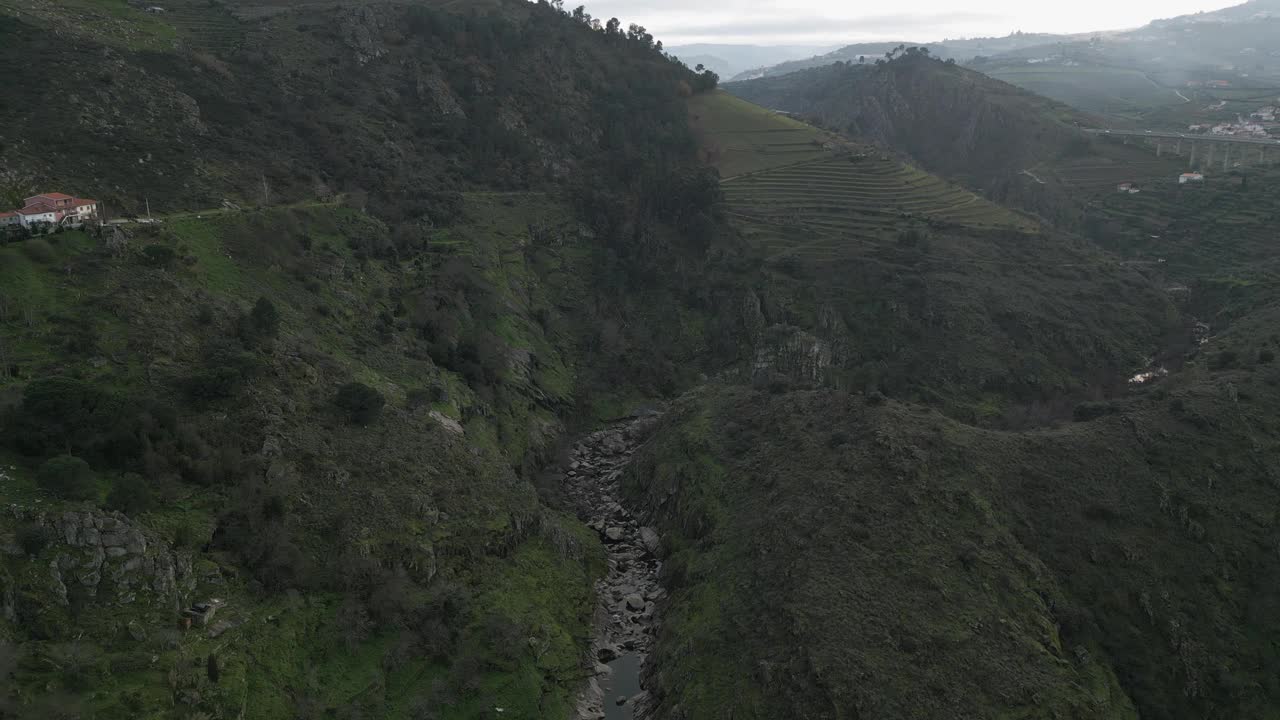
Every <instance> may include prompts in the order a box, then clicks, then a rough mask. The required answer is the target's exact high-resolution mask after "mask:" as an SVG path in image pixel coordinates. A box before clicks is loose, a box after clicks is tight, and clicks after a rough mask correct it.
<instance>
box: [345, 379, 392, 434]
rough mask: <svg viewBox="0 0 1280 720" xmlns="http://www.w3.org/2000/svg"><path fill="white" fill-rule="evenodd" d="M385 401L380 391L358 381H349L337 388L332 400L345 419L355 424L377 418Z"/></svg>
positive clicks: (369, 421) (366, 423)
mask: <svg viewBox="0 0 1280 720" xmlns="http://www.w3.org/2000/svg"><path fill="white" fill-rule="evenodd" d="M386 402H387V401H386V398H384V397H382V393H380V392H378V391H377V390H374V389H373V388H371V387H369V386H368V385H365V384H364V383H359V382H349V383H347V384H346V385H343V386H342V387H341V388H338V395H337V396H336V397H335V398H334V400H333V403H334V405H337V406H338V409H339V410H341V411H342V412H343V413H344V414H345V415H346V416H347V420H348V421H350V422H352V423H355V424H357V425H368V424H369V423H371V422H373V421H374V420H377V419H378V415H379V414H380V413H381V412H382V406H383V405H386Z"/></svg>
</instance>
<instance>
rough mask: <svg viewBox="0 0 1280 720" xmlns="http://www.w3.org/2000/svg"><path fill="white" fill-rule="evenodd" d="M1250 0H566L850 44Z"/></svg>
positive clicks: (1134, 22)
mask: <svg viewBox="0 0 1280 720" xmlns="http://www.w3.org/2000/svg"><path fill="white" fill-rule="evenodd" d="M1241 2H1243V0H1226V1H1225V2H1223V1H1222V0H1120V1H1117V0H1056V1H1053V0H969V2H966V3H957V2H955V0H914V1H913V2H908V3H903V4H902V5H898V4H896V3H884V4H879V3H870V2H850V0H771V1H769V2H762V1H761V0H594V2H593V1H592V0H566V1H565V5H566V6H567V7H576V6H577V5H578V4H580V3H581V4H585V5H586V8H587V12H589V13H591V14H592V15H593V16H595V17H600V18H605V19H608V18H610V17H617V18H618V19H620V20H621V21H622V24H623V26H624V27H625V26H626V25H627V24H629V23H633V22H634V23H637V24H640V25H644V26H645V27H646V28H647V29H648V30H649V32H650V33H652V34H653V36H654V37H655V38H657V39H658V40H661V41H662V42H663V43H665V44H666V45H687V44H690V43H732V44H753V45H795V44H805V45H845V44H850V43H855V42H867V41H874V40H904V41H914V42H936V41H938V40H942V39H944V38H960V37H982V36H1001V35H1008V34H1009V33H1011V32H1014V31H1015V30H1021V31H1023V32H1051V33H1076V32H1089V31H1093V30H1118V29H1127V28H1134V27H1138V26H1140V25H1144V24H1146V23H1148V22H1150V21H1151V20H1155V19H1157V18H1166V17H1173V16H1175V15H1187V14H1190V13H1195V12H1200V11H1202V10H1218V9H1221V8H1224V7H1229V6H1231V5H1238V4H1240V3H1241Z"/></svg>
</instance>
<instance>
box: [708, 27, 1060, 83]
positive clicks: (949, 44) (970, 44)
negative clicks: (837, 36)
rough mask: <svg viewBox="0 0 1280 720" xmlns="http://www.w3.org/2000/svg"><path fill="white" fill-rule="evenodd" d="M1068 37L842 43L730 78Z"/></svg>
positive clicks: (953, 54)
mask: <svg viewBox="0 0 1280 720" xmlns="http://www.w3.org/2000/svg"><path fill="white" fill-rule="evenodd" d="M1072 37H1073V36H1067V35H1052V34H1046V33H1022V32H1017V33H1013V34H1011V35H1008V36H1005V37H1000V38H972V39H957V40H943V41H941V42H936V43H917V42H905V41H904V42H874V43H856V44H853V45H846V46H844V47H842V48H840V49H838V50H833V51H831V52H829V53H826V54H822V55H815V56H813V57H808V58H803V59H797V60H793V61H790V62H783V63H777V64H775V65H770V66H757V67H753V68H752V69H750V70H747V71H745V72H742V73H739V74H737V75H734V76H733V77H732V78H731V80H732V81H734V82H737V81H740V80H754V79H756V78H762V77H772V76H776V75H787V74H789V73H793V72H799V71H800V70H808V69H810V68H815V67H822V66H823V65H830V64H832V63H836V62H853V63H857V62H859V60H866V61H874V60H875V59H877V58H880V57H883V56H884V55H885V53H888V52H890V51H892V50H894V49H895V48H898V47H899V46H904V47H917V46H918V47H924V48H928V50H929V52H930V53H931V54H932V55H933V56H934V57H937V58H940V59H942V60H948V59H950V60H956V61H957V62H967V61H969V60H971V59H973V58H975V57H980V56H985V55H997V54H1002V53H1007V52H1012V51H1015V50H1021V49H1023V48H1028V47H1037V46H1043V45H1049V44H1052V43H1058V42H1064V41H1067V40H1069V39H1072Z"/></svg>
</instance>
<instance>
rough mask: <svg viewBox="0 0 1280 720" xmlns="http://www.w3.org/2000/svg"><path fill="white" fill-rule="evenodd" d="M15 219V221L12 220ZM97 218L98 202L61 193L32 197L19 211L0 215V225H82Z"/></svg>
mask: <svg viewBox="0 0 1280 720" xmlns="http://www.w3.org/2000/svg"><path fill="white" fill-rule="evenodd" d="M14 218H16V220H15V219H14ZM97 218H98V201H97V200H88V199H86V198H78V197H75V196H74V195H64V194H63V193H45V194H43V195H32V196H31V197H29V198H27V199H26V200H25V204H24V205H23V207H22V208H21V209H19V210H15V211H14V212H12V213H0V225H24V226H27V227H30V226H31V225H38V224H41V223H48V224H50V225H58V224H61V223H77V224H78V223H83V222H86V221H89V220H96V219H97Z"/></svg>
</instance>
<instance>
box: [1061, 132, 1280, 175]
mask: <svg viewBox="0 0 1280 720" xmlns="http://www.w3.org/2000/svg"><path fill="white" fill-rule="evenodd" d="M1085 132H1086V133H1089V134H1090V135H1096V136H1100V137H1119V138H1123V139H1124V141H1125V142H1130V141H1132V140H1133V139H1134V138H1140V139H1142V141H1143V142H1145V143H1146V144H1148V145H1155V146H1156V155H1157V156H1160V155H1164V153H1165V151H1166V150H1170V151H1172V152H1173V153H1174V154H1175V155H1178V156H1179V157H1181V156H1182V154H1183V148H1184V147H1185V148H1187V149H1188V151H1189V153H1190V159H1189V162H1188V166H1189V167H1192V168H1197V169H1208V168H1211V167H1213V165H1214V163H1215V161H1216V160H1217V158H1216V157H1215V156H1216V155H1217V151H1218V150H1221V151H1222V156H1221V160H1222V169H1223V171H1227V170H1230V169H1231V167H1232V163H1233V162H1234V163H1235V165H1245V164H1249V165H1270V164H1274V163H1276V162H1277V161H1278V160H1280V140H1275V139H1272V138H1244V137H1232V136H1229V135H1191V134H1188V133H1178V132H1166V131H1162V130H1114V129H1112V130H1106V129H1099V130H1092V129H1091V130H1085ZM1202 150H1203V152H1202ZM1233 151H1234V152H1235V157H1234V158H1233V157H1232V152H1233Z"/></svg>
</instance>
